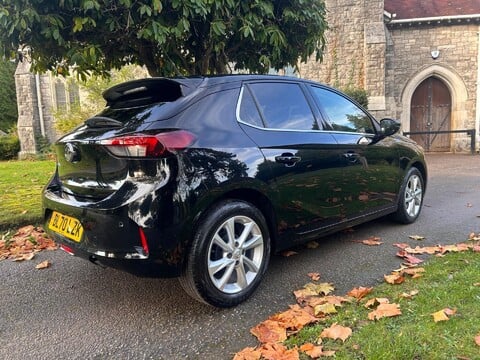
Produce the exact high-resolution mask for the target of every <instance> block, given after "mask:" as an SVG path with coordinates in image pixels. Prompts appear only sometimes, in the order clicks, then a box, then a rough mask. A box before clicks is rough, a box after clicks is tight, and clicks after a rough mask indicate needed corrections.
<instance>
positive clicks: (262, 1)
mask: <svg viewBox="0 0 480 360" xmlns="http://www.w3.org/2000/svg"><path fill="white" fill-rule="evenodd" d="M325 14H326V9H325V4H324V1H323V0H287V1H275V0H250V1H244V0H196V1H192V0H151V1H131V0H114V1H112V0H58V1H48V2H46V1H41V0H33V1H32V0H6V1H3V2H2V4H1V5H0V44H1V46H2V47H3V52H4V53H7V54H12V53H14V52H16V51H17V49H18V48H19V47H20V46H28V47H29V49H30V52H31V53H30V55H28V56H31V58H32V61H33V62H32V64H33V68H34V70H36V71H40V72H43V71H46V70H52V71H53V72H54V73H56V74H62V75H65V74H67V73H68V72H69V69H70V66H73V68H74V69H75V71H76V72H77V74H79V75H80V76H81V77H82V78H83V79H85V78H86V77H87V75H88V74H90V73H93V74H95V75H106V74H107V73H108V71H109V70H110V69H112V68H114V69H118V68H121V67H122V66H123V65H126V64H138V65H145V66H146V67H147V69H148V71H149V73H150V74H151V75H152V76H170V75H182V74H183V75H187V74H188V75H195V74H208V73H210V74H213V73H225V72H227V70H228V66H229V64H234V66H235V68H238V69H245V70H250V71H252V72H267V71H268V69H269V68H276V69H281V68H283V67H285V66H287V65H294V66H295V65H296V64H297V62H298V60H301V61H303V62H305V61H306V60H307V59H308V58H309V57H310V56H311V55H312V54H316V58H317V60H319V59H321V57H322V55H323V51H324V46H325V37H324V32H325V30H326V28H327V24H326V22H325Z"/></svg>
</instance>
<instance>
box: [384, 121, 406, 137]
mask: <svg viewBox="0 0 480 360" xmlns="http://www.w3.org/2000/svg"><path fill="white" fill-rule="evenodd" d="M400 126H401V124H400V123H399V122H398V121H397V120H394V119H382V120H380V127H381V132H380V134H381V135H383V136H390V135H393V134H395V133H396V132H398V131H399V130H400Z"/></svg>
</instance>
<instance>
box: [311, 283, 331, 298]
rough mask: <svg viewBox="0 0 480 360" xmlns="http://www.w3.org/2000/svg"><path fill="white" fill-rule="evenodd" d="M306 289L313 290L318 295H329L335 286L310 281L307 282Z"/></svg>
mask: <svg viewBox="0 0 480 360" xmlns="http://www.w3.org/2000/svg"><path fill="white" fill-rule="evenodd" d="M304 287H305V289H308V290H311V291H313V292H314V293H316V294H317V295H328V294H330V293H331V292H332V291H333V290H335V288H334V287H333V286H332V284H330V283H320V284H313V283H309V284H306V285H305V286H304Z"/></svg>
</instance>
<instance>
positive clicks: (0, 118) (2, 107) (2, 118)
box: [0, 59, 17, 132]
mask: <svg viewBox="0 0 480 360" xmlns="http://www.w3.org/2000/svg"><path fill="white" fill-rule="evenodd" d="M15 67H16V64H15V63H13V62H11V61H8V60H1V59H0V130H3V131H5V132H7V131H9V130H11V129H12V128H13V127H14V126H15V124H16V122H17V97H16V94H15V78H14V74H15Z"/></svg>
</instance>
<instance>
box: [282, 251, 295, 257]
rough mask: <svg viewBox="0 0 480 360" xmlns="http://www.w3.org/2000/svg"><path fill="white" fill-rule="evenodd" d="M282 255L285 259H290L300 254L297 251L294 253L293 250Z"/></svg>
mask: <svg viewBox="0 0 480 360" xmlns="http://www.w3.org/2000/svg"><path fill="white" fill-rule="evenodd" d="M281 254H282V256H284V257H290V256H293V255H298V253H297V252H296V251H292V250H288V251H283V252H282V253H281Z"/></svg>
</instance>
